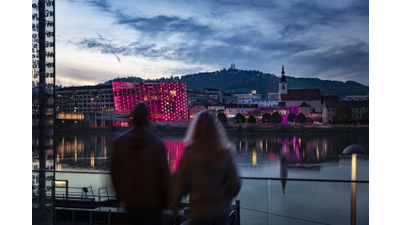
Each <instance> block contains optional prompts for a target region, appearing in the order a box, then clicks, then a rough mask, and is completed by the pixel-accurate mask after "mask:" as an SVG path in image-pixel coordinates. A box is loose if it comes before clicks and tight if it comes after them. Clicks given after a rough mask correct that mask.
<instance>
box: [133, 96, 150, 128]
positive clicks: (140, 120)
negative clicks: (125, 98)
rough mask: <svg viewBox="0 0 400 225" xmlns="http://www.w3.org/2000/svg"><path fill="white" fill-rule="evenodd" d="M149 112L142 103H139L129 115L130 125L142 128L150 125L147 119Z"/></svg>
mask: <svg viewBox="0 0 400 225" xmlns="http://www.w3.org/2000/svg"><path fill="white" fill-rule="evenodd" d="M148 116H149V111H148V110H147V108H146V105H145V104H144V103H143V102H139V103H138V104H137V105H136V106H135V108H134V109H133V111H132V113H131V117H132V125H133V126H134V127H142V126H147V125H149V124H150V121H149V119H148V118H147V117H148Z"/></svg>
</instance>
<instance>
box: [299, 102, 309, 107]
mask: <svg viewBox="0 0 400 225" xmlns="http://www.w3.org/2000/svg"><path fill="white" fill-rule="evenodd" d="M300 107H310V105H309V104H307V103H306V102H305V101H303V102H302V103H301V105H300Z"/></svg>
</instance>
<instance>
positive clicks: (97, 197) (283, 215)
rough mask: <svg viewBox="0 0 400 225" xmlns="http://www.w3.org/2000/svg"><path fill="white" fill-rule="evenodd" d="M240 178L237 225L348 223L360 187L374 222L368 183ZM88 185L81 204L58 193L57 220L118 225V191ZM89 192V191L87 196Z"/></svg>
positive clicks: (360, 217)
mask: <svg viewBox="0 0 400 225" xmlns="http://www.w3.org/2000/svg"><path fill="white" fill-rule="evenodd" d="M57 174H58V175H59V176H60V175H61V174H62V175H63V179H68V180H69V181H74V177H76V175H77V174H79V175H81V176H100V177H102V179H95V180H101V181H105V180H107V179H103V178H107V177H108V176H109V173H102V172H95V173H93V172H90V173H89V172H56V180H57ZM241 179H242V182H243V185H242V189H241V191H240V192H239V195H238V196H237V197H236V199H235V200H237V201H235V202H234V203H233V207H234V209H235V210H233V211H232V213H231V218H232V224H233V223H235V224H240V223H241V224H246V225H247V224H249V225H251V224H349V221H350V217H351V213H352V212H353V211H354V210H351V207H352V206H351V205H350V200H351V199H352V197H353V196H352V194H353V193H351V185H352V184H358V185H359V186H358V188H357V189H356V190H357V197H358V199H357V202H358V204H357V209H356V210H355V211H356V212H357V221H360V222H361V223H362V222H363V221H368V218H369V214H368V213H369V212H368V208H369V197H368V192H369V181H363V180H359V181H351V180H335V179H324V180H322V179H301V178H286V179H282V178H261V177H241ZM83 180H86V179H83ZM89 182H90V181H89ZM70 183H71V182H70ZM75 183H76V182H75ZM87 185H88V184H83V185H82V187H69V188H70V189H71V191H70V192H69V193H68V195H69V196H68V198H69V200H70V201H71V200H75V201H76V202H75V203H76V204H75V206H74V205H68V204H66V203H67V202H68V201H65V200H66V198H65V193H64V196H63V193H62V192H58V191H56V192H55V196H54V197H55V199H59V200H64V201H63V202H60V201H59V202H57V201H56V209H57V210H56V213H55V214H56V215H55V217H56V219H55V220H56V221H63V222H64V224H68V223H66V222H67V221H69V224H74V223H77V222H78V221H82V220H85V221H86V222H87V224H95V223H96V221H98V220H99V219H100V220H102V221H103V222H104V223H107V224H118V219H120V217H121V214H122V213H123V212H124V209H123V207H122V206H121V205H118V204H117V202H116V198H115V193H114V191H113V187H107V186H106V185H104V183H101V182H100V183H98V184H91V185H94V186H96V188H93V187H92V186H87ZM107 185H109V183H108V184H107ZM84 188H87V189H86V192H85V189H84ZM96 190H97V192H96ZM95 193H97V194H95ZM88 200H90V201H88ZM79 201H80V202H79ZM78 203H79V204H78ZM233 221H235V222H233ZM361 223H360V224H361ZM58 224H62V223H58Z"/></svg>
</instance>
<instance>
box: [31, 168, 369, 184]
mask: <svg viewBox="0 0 400 225" xmlns="http://www.w3.org/2000/svg"><path fill="white" fill-rule="evenodd" d="M32 172H42V171H39V170H32ZM55 172H56V173H80V174H110V172H101V171H96V172H93V171H90V172H89V171H55ZM239 178H240V179H244V180H279V181H281V180H285V181H313V182H314V181H315V182H339V183H369V181H368V180H340V179H311V178H276V177H239Z"/></svg>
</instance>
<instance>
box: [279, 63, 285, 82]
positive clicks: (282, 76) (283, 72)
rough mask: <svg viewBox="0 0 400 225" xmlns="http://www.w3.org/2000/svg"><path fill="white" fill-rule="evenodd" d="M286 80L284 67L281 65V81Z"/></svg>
mask: <svg viewBox="0 0 400 225" xmlns="http://www.w3.org/2000/svg"><path fill="white" fill-rule="evenodd" d="M282 82H286V76H285V67H284V66H283V65H282V72H281V82H280V83H282Z"/></svg>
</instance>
